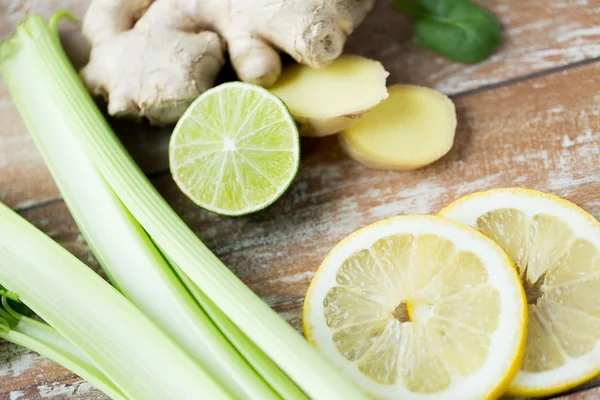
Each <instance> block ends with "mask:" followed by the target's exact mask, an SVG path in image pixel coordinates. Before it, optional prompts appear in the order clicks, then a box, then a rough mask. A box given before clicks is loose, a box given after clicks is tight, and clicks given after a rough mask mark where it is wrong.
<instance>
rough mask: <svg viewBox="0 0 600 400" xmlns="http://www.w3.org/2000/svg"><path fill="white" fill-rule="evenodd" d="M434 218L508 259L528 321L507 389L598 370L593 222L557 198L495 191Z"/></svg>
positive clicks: (552, 387) (599, 321) (598, 228)
mask: <svg viewBox="0 0 600 400" xmlns="http://www.w3.org/2000/svg"><path fill="white" fill-rule="evenodd" d="M440 214H441V215H442V216H444V217H447V218H453V219H456V220H458V221H461V222H464V223H466V224H469V225H471V226H473V227H476V228H477V229H479V230H480V231H481V232H483V233H484V234H485V235H487V236H488V237H490V238H491V239H493V240H494V241H495V242H496V243H498V244H499V245H500V246H501V247H502V248H503V249H504V250H505V251H506V252H507V254H508V255H509V256H510V257H511V258H512V259H513V260H514V262H515V264H516V266H517V269H518V270H519V275H520V277H521V279H522V282H523V286H524V288H525V291H526V295H527V300H528V310H529V326H528V334H527V340H526V348H525V355H524V359H523V363H522V366H521V370H520V372H519V374H518V375H517V377H516V378H515V381H514V382H513V383H512V385H511V387H510V388H509V391H510V392H511V393H513V394H516V395H527V396H542V395H552V394H556V393H560V392H562V391H564V390H567V389H569V388H571V387H574V386H576V385H578V384H579V383H581V382H584V381H585V380H587V379H590V378H592V377H593V376H595V375H597V374H598V373H599V372H600V345H599V344H600V250H599V249H600V223H598V222H597V221H596V220H595V219H594V218H593V217H591V216H590V215H589V214H587V213H586V212H585V211H583V210H582V209H580V208H579V207H577V206H575V205H573V204H571V203H569V202H567V201H565V200H563V199H560V198H559V197H556V196H552V195H548V194H544V193H540V192H536V191H532V190H526V189H497V190H491V191H488V192H483V193H476V194H473V195H470V196H466V197H464V198H462V199H459V200H457V201H456V202H454V203H453V204H451V205H450V206H448V207H447V208H445V209H444V210H442V211H441V213H440Z"/></svg>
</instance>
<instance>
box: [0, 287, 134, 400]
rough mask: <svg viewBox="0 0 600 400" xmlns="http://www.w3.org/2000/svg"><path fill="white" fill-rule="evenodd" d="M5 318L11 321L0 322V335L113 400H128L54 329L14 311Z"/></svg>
mask: <svg viewBox="0 0 600 400" xmlns="http://www.w3.org/2000/svg"><path fill="white" fill-rule="evenodd" d="M3 300H5V299H4V298H3ZM3 311H4V310H3ZM11 311H12V310H11ZM4 313H5V312H4ZM4 317H5V318H4V319H5V320H8V321H10V323H7V324H5V325H3V324H0V338H2V339H4V340H8V341H9V342H12V343H14V344H17V345H19V346H23V347H27V348H28V349H30V350H33V351H35V352H36V353H39V354H41V355H43V356H44V357H47V358H49V359H51V360H52V361H54V362H56V363H58V364H60V365H62V366H63V367H65V368H67V369H69V370H71V371H72V372H74V373H75V374H77V375H79V376H80V377H81V378H83V379H85V380H86V381H88V382H90V383H91V384H92V385H94V386H95V387H96V388H98V389H100V390H101V391H103V392H104V393H105V394H107V395H108V396H110V398H111V399H113V400H127V397H125V395H124V394H123V393H122V392H121V391H120V390H119V389H118V388H117V387H116V386H115V385H113V383H112V382H111V381H110V380H109V379H108V378H107V377H106V376H105V375H104V374H103V373H102V372H100V371H99V370H98V369H97V368H96V367H95V366H94V365H93V364H92V363H91V362H90V361H89V359H88V358H87V357H86V356H85V355H84V354H83V353H81V352H80V351H79V350H77V348H75V347H74V346H73V345H72V344H71V343H70V342H69V341H67V340H66V339H65V338H64V337H63V336H62V335H61V334H60V333H58V331H56V329H54V328H52V327H51V326H50V325H48V324H45V323H43V322H39V321H36V320H34V319H31V318H28V317H26V316H23V315H20V314H18V313H15V312H14V311H12V312H11V315H5V316H4Z"/></svg>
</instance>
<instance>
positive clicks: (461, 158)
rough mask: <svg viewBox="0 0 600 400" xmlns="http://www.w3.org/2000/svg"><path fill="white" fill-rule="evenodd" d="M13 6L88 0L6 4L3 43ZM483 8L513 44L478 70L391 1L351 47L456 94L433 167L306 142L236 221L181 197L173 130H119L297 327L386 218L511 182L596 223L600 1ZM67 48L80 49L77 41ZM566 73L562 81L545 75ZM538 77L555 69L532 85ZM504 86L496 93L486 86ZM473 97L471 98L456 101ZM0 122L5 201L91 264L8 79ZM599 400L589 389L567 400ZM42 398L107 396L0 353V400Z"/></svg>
mask: <svg viewBox="0 0 600 400" xmlns="http://www.w3.org/2000/svg"><path fill="white" fill-rule="evenodd" d="M16 3H23V4H26V5H27V7H31V8H32V9H34V10H36V9H40V7H41V8H44V9H45V13H46V14H49V13H50V12H51V11H52V9H56V8H62V7H64V5H65V4H67V5H72V6H73V7H74V8H75V9H76V13H79V15H80V14H81V12H83V10H84V9H85V3H86V1H81V2H76V1H74V0H73V1H70V2H69V1H66V0H61V1H55V2H45V1H44V2H42V1H39V2H36V3H33V2H27V3H25V2H15V1H11V0H0V35H2V34H3V33H5V32H7V31H9V30H11V29H12V26H9V25H10V24H14V22H15V21H16V20H17V18H16V17H14V16H15V15H19V13H21V14H20V15H22V14H23V12H24V11H23V10H24V9H23V8H21V9H18V10H13V9H10V8H9V5H11V4H16ZM482 3H483V4H485V5H487V6H488V7H489V8H490V9H493V10H494V11H496V12H497V13H498V14H499V15H500V16H501V18H502V20H503V23H504V25H505V27H506V32H507V39H506V42H505V45H504V46H503V48H502V49H501V51H500V52H499V53H498V55H497V56H495V57H494V58H492V59H491V60H489V61H487V62H485V63H483V64H480V65H477V66H460V65H457V64H452V63H449V62H446V61H443V60H441V59H439V58H438V57H435V56H434V55H432V54H431V53H429V52H427V51H426V50H423V49H421V48H419V47H418V46H417V45H416V44H415V43H414V42H413V41H412V40H410V39H409V37H410V31H409V29H408V27H407V26H406V24H407V22H406V19H405V17H403V16H402V15H400V14H395V13H394V12H393V11H391V8H390V2H389V1H387V0H380V2H379V5H378V7H377V9H376V10H375V11H374V13H373V14H372V15H371V17H370V18H369V19H368V20H367V22H366V23H365V25H364V26H363V27H362V28H361V29H360V30H359V32H357V34H356V35H355V36H354V37H353V38H352V40H351V42H350V43H349V46H348V48H349V51H352V52H359V53H363V54H366V55H369V56H372V57H375V58H378V59H381V60H382V61H383V62H384V63H385V64H386V68H387V69H388V70H390V71H391V72H392V75H391V82H416V83H422V84H427V85H429V86H433V87H437V88H438V89H440V90H443V91H446V92H448V93H454V94H459V95H457V96H456V97H455V102H456V105H457V110H458V116H459V129H458V132H457V140H456V145H455V146H454V148H453V149H452V151H451V152H450V154H448V156H446V157H445V158H443V159H442V160H441V161H440V162H438V163H436V164H434V165H432V166H430V167H428V168H425V169H423V170H420V171H416V172H407V173H396V172H383V171H373V170H368V169H366V168H364V167H362V166H360V165H359V164H356V163H355V162H353V161H351V160H349V159H348V158H347V157H346V156H345V155H344V154H343V153H342V151H341V150H340V148H339V146H338V145H337V139H336V138H335V137H331V138H326V139H322V140H306V141H304V142H303V143H302V146H303V158H302V168H301V171H300V174H299V177H298V179H297V180H296V182H295V183H294V185H293V186H292V188H291V189H290V191H289V192H288V193H287V194H286V195H285V196H284V197H283V198H282V199H281V201H279V202H278V203H277V204H275V205H274V206H273V207H271V208H270V209H268V210H266V211H264V212H261V213H259V214H256V215H253V216H248V217H243V218H237V219H229V218H223V217H218V216H215V215H212V214H209V213H206V212H204V211H202V210H199V209H198V208H197V207H195V206H194V205H193V204H191V203H190V202H189V201H188V200H187V199H186V198H185V197H184V196H183V195H182V194H181V193H180V192H179V191H178V190H177V189H176V187H175V186H174V184H173V182H172V180H171V179H170V177H169V175H168V174H167V173H165V171H166V153H165V151H166V138H167V130H153V131H152V133H149V130H148V127H145V126H143V125H142V126H141V127H139V126H137V125H135V124H132V123H119V124H118V126H117V130H118V131H119V132H120V133H121V135H122V136H123V137H125V138H126V141H127V142H128V143H129V147H130V148H132V149H133V146H134V144H135V145H137V146H138V147H137V148H136V149H135V150H136V152H137V154H138V157H137V159H138V160H140V162H141V163H142V164H143V166H144V168H145V169H146V170H147V171H151V172H153V176H154V177H153V181H154V183H155V184H156V186H157V187H158V188H159V190H160V191H161V193H162V194H163V195H164V196H165V197H166V198H167V200H168V201H169V202H170V203H171V204H172V205H173V207H174V208H175V210H176V211H177V212H178V213H179V214H180V215H181V216H182V217H183V218H184V219H185V221H186V222H187V223H189V224H190V226H191V227H192V228H193V229H194V231H195V232H196V233H197V234H198V235H199V237H200V238H201V239H202V240H203V241H204V242H205V243H206V244H207V245H208V246H209V247H210V248H211V249H212V250H213V251H214V252H215V253H216V254H217V255H218V256H219V257H220V258H221V259H222V260H223V261H224V262H225V263H226V264H227V265H228V266H229V267H230V268H231V269H232V270H233V271H234V272H235V273H236V274H237V275H238V276H239V277H240V278H241V279H242V280H244V282H246V283H247V284H248V285H249V286H250V287H251V288H252V289H253V290H254V291H255V292H256V293H257V294H258V295H260V296H261V297H262V298H263V299H264V300H265V301H266V302H267V303H268V304H270V305H271V306H273V307H274V308H275V309H276V310H277V311H278V312H279V313H280V314H281V315H282V316H283V317H284V318H285V319H286V320H287V321H289V323H290V324H292V325H293V326H294V327H296V328H297V329H300V311H301V307H302V299H303V296H304V294H305V291H306V288H307V286H308V284H309V282H310V279H311V278H312V276H313V274H314V271H315V270H316V268H317V267H318V265H319V263H320V261H321V260H322V259H323V258H324V257H325V255H326V254H327V252H328V251H329V249H331V247H333V246H334V245H335V244H336V243H337V242H338V241H339V240H340V239H341V238H343V237H344V236H346V235H347V234H349V233H351V232H352V231H354V230H355V229H357V228H359V227H362V226H364V225H366V224H368V223H371V222H374V221H376V220H379V219H381V218H385V217H388V216H392V215H397V214H402V213H432V212H436V211H437V210H439V209H440V208H441V207H442V206H443V205H444V204H447V203H448V202H449V201H451V200H453V199H454V198H456V197H458V196H461V195H463V194H466V193H470V192H473V191H476V190H485V189H488V188H493V187H503V186H522V187H529V188H534V189H539V190H544V191H549V192H552V193H555V194H558V195H561V196H564V197H566V198H567V199H569V200H571V201H574V202H575V203H577V204H579V205H581V206H582V207H584V208H585V209H586V210H588V211H589V212H590V213H592V214H593V215H594V216H595V217H597V218H600V199H598V196H597V193H599V192H600V191H599V189H600V164H599V163H598V161H597V159H598V154H600V118H599V115H600V111H599V110H600V107H599V106H600V95H599V94H598V93H600V78H598V76H600V63H590V64H588V65H584V66H572V64H573V63H574V62H578V61H582V60H590V59H594V58H596V57H599V56H600V30H599V28H597V27H598V26H600V3H599V2H597V1H592V0H589V1H585V0H571V1H569V0H564V1H548V2H544V6H541V5H540V3H539V2H537V1H517V0H512V1H508V0H504V1H503V0H494V1H491V0H490V1H482ZM536 4H537V6H536ZM3 7H4V8H3ZM5 11H7V12H5ZM7 27H8V28H7ZM73 34H74V33H73V32H69V34H67V36H66V37H71V38H72V37H73ZM396 39H397V42H395V40H396ZM71 43H75V44H76V46H79V45H80V44H77V43H79V42H78V41H77V40H74V39H71ZM564 66H567V67H566V68H565V70H564V71H547V70H548V69H554V68H559V67H564ZM540 71H546V72H548V73H547V74H546V75H544V76H537V77H536V76H533V77H532V76H528V75H531V74H532V73H538V72H540ZM524 76H525V77H526V78H524V79H520V78H521V77H524ZM515 78H519V79H515ZM494 84H498V85H497V86H499V87H489V85H494ZM465 91H467V92H470V93H466V94H462V95H461V94H460V93H464V92H465ZM0 121H2V128H0V201H4V202H6V203H7V204H9V205H10V206H12V207H14V208H18V209H20V210H21V213H22V215H23V216H25V217H26V218H27V219H28V220H30V221H32V222H33V223H35V224H36V225H37V226H38V227H40V228H41V229H42V230H43V231H44V232H46V233H47V234H49V235H50V236H51V237H53V238H54V239H55V240H57V241H58V242H59V243H61V244H62V245H64V246H65V247H66V248H68V249H69V250H71V251H72V252H73V253H75V254H76V255H77V256H78V257H80V258H81V259H83V260H84V261H85V262H87V263H88V264H90V265H92V266H95V262H94V259H93V257H92V256H91V254H90V252H89V249H88V248H87V246H86V244H85V242H84V241H83V239H82V237H81V235H79V233H78V231H77V228H76V226H75V224H74V223H73V220H72V219H71V217H70V216H69V214H68V211H67V210H66V207H65V206H64V204H63V203H62V202H60V201H59V200H58V199H59V196H58V193H57V191H56V188H55V187H54V185H53V183H52V181H51V179H50V177H49V174H48V173H47V171H46V169H45V167H44V166H43V162H42V161H41V159H40V157H39V154H38V152H37V151H36V150H35V148H34V147H33V144H32V143H31V141H30V140H29V137H28V136H27V133H26V130H25V129H24V127H23V125H22V123H21V121H20V119H19V118H18V115H17V113H16V110H15V109H14V106H13V105H12V103H11V102H10V99H9V97H8V94H7V93H6V87H5V85H4V83H0ZM131 131H135V132H133V133H132V132H131ZM140 143H142V145H139V144H140ZM140 147H141V148H140ZM49 201H50V202H51V204H45V203H47V202H49ZM583 393H588V395H584V394H583ZM594 394H595V395H596V397H594ZM585 396H588V397H585ZM598 396H599V395H598V392H594V391H592V392H582V393H579V394H574V395H571V397H568V399H569V400H573V399H587V398H597V397H598ZM40 398H52V399H61V400H62V399H78V400H81V399H86V400H87V399H90V400H91V399H101V398H103V396H102V395H101V394H100V393H99V392H98V391H97V390H95V389H94V388H92V387H91V386H90V385H89V384H87V383H82V382H81V380H80V379H79V378H77V377H76V376H74V375H73V374H71V373H70V372H68V371H66V370H64V369H62V368H60V367H58V366H56V365H55V364H53V363H51V362H49V361H47V360H45V359H43V358H41V357H39V356H37V355H35V354H33V353H31V352H28V351H26V350H24V349H21V348H18V347H16V346H12V345H8V344H2V345H0V399H2V400H3V399H7V400H8V399H10V400H13V399H15V400H16V399H40ZM566 399H567V398H563V400H566Z"/></svg>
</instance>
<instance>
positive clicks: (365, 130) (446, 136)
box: [340, 85, 456, 170]
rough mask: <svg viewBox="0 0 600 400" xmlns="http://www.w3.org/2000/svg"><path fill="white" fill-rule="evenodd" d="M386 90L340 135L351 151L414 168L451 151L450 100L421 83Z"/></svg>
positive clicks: (388, 165) (366, 160)
mask: <svg viewBox="0 0 600 400" xmlns="http://www.w3.org/2000/svg"><path fill="white" fill-rule="evenodd" d="M388 90H389V97H388V98H387V99H385V100H383V101H382V102H381V103H380V104H378V105H377V106H376V107H374V108H373V109H372V110H371V111H370V112H369V113H368V114H367V115H365V116H364V117H363V118H362V119H361V120H360V121H359V122H357V123H356V124H354V125H352V126H351V127H349V128H348V129H346V130H345V131H344V132H342V134H341V135H340V142H341V145H342V147H344V149H345V150H346V152H347V153H348V155H349V156H350V157H352V158H354V159H355V160H356V161H358V162H360V163H361V164H363V165H365V166H367V167H370V168H377V169H391V170H412V169H417V168H421V167H424V166H425V165H428V164H431V163H432V162H434V161H436V160H438V159H439V158H441V157H442V156H444V155H445V154H446V153H448V151H450V149H451V148H452V144H453V143H454V133H455V130H456V111H455V109H454V103H452V100H450V99H449V98H448V97H447V96H445V95H444V94H442V93H439V92H437V91H435V90H433V89H429V88H426V87H422V86H414V85H394V86H391V87H389V88H388Z"/></svg>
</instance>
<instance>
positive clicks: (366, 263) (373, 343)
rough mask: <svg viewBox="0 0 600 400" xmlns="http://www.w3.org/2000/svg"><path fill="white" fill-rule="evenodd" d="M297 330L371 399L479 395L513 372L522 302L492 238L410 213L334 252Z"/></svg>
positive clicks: (521, 334) (491, 392) (520, 341)
mask: <svg viewBox="0 0 600 400" xmlns="http://www.w3.org/2000/svg"><path fill="white" fill-rule="evenodd" d="M303 324H304V330H305V334H306V336H307V338H308V340H309V341H310V342H311V343H313V344H314V345H315V346H316V347H317V348H319V349H320V350H321V351H322V352H323V353H324V354H325V355H326V356H328V357H329V358H330V359H331V360H333V361H334V362H335V363H336V364H338V365H339V366H340V367H341V368H342V369H343V370H344V372H346V373H347V374H348V375H350V377H351V378H352V379H353V380H354V381H355V382H357V383H358V384H359V385H360V386H361V387H362V388H363V389H364V390H365V391H366V392H367V393H369V394H371V395H373V396H374V397H375V398H381V399H397V398H407V399H411V398H418V399H422V398H428V397H429V396H431V398H436V399H437V398H449V399H450V398H464V399H481V398H486V397H494V396H496V395H498V394H499V393H500V392H502V391H503V388H504V387H505V386H507V385H508V383H509V382H510V381H511V380H512V378H513V377H514V374H516V372H517V370H518V365H519V363H520V361H521V357H522V353H523V347H524V340H525V330H524V327H525V324H526V303H525V296H524V292H523V289H522V287H521V285H520V282H519V279H518V276H517V273H516V271H515V269H514V267H513V265H512V264H511V262H510V260H509V259H508V257H507V256H506V254H505V253H504V252H503V251H502V250H501V249H500V248H499V247H498V246H497V245H495V244H494V243H493V242H492V241H491V240H489V239H487V238H486V237H485V236H483V235H481V234H479V233H477V232H476V231H475V230H473V229H471V228H468V227H466V226H463V225H461V224H457V223H455V222H452V221H449V220H444V219H442V218H439V217H432V216H406V217H396V218H392V219H389V220H385V221H382V222H379V223H376V224H373V225H371V226H368V227H366V228H364V229H362V230H359V231H358V232H355V233H354V234H352V235H350V236H349V237H348V238H346V239H345V240H343V241H342V242H341V243H340V244H338V245H337V246H336V247H335V248H334V249H333V250H332V251H331V253H330V254H329V256H328V257H327V258H326V259H325V261H324V262H323V264H322V265H321V267H320V268H319V271H318V272H317V273H316V275H315V277H314V279H313V281H312V283H311V286H310V289H309V291H308V294H307V297H306V300H305V304H304V311H303ZM465 387H468V388H469V392H468V393H465V389H464V388H465ZM423 396H425V397H423Z"/></svg>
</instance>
